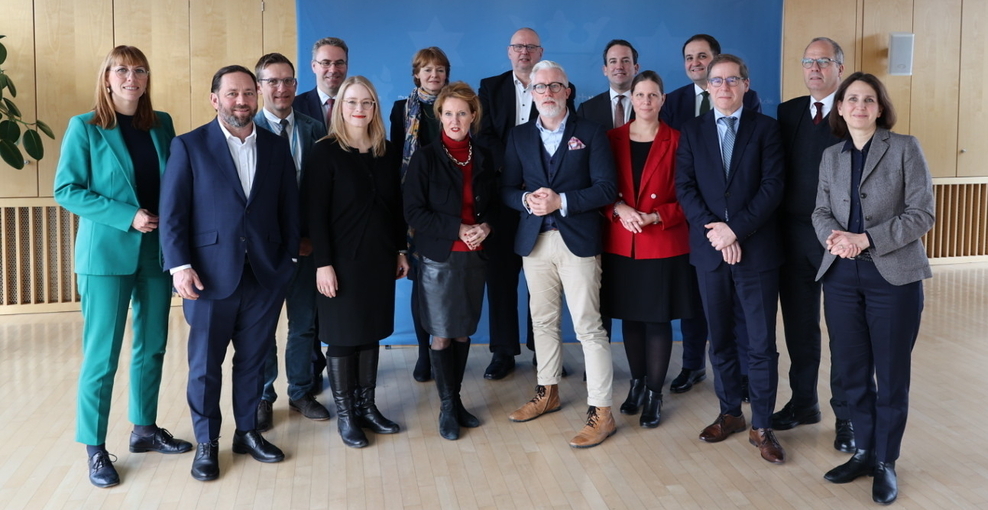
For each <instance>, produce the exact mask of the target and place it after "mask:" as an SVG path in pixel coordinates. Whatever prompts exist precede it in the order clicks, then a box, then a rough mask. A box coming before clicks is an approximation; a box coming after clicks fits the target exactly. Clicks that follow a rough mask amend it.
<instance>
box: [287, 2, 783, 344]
mask: <svg viewBox="0 0 988 510" xmlns="http://www.w3.org/2000/svg"><path fill="white" fill-rule="evenodd" d="M782 1H783V0H707V1H705V2H683V1H670V0H639V1H627V0H615V1H609V2H600V1H599V0H598V1H592V0H572V1H569V2H566V3H565V8H563V7H561V6H562V5H563V3H561V2H560V3H557V4H554V5H555V6H554V5H553V4H549V3H547V2H531V1H520V0H502V1H499V2H478V3H476V4H472V3H469V2H464V1H462V0H460V1H455V2H449V1H445V0H437V1H434V2H429V3H425V2H407V1H404V2H399V1H394V0H377V1H372V2H355V1H338V2H326V1H325V0H296V8H297V15H298V16H297V19H298V41H299V48H298V54H299V62H298V63H297V67H298V78H299V89H298V90H299V91H300V92H302V91H306V90H310V89H312V88H313V87H315V79H314V77H313V74H312V72H311V70H310V66H309V65H308V62H309V60H311V56H312V43H313V42H315V41H316V40H318V39H320V38H322V37H327V36H334V37H339V38H341V39H343V40H345V41H346V42H347V45H348V46H349V47H350V58H349V64H350V65H349V68H348V74H349V75H350V76H353V75H358V74H359V75H363V76H366V77H367V78H369V79H370V80H371V82H372V83H373V84H374V86H375V87H376V88H377V92H378V94H379V95H380V97H381V103H382V104H381V113H382V115H383V117H384V121H385V123H387V122H388V114H389V113H390V112H391V104H392V103H393V102H394V101H395V100H398V99H403V98H405V96H406V95H407V94H408V93H409V92H410V91H411V90H412V88H413V87H414V84H413V83H412V76H411V67H412V66H411V61H412V56H413V55H414V54H415V52H416V51H418V50H419V49H421V48H426V47H429V46H438V47H440V48H442V49H443V51H445V52H446V55H447V56H448V57H449V59H450V79H451V80H463V81H466V82H467V83H469V84H470V85H472V86H473V87H474V88H475V89H476V88H477V87H479V85H480V80H481V78H485V77H487V76H493V75H496V74H500V73H503V72H504V71H507V70H509V69H510V68H511V65H510V62H509V61H508V56H507V45H508V42H509V40H510V38H511V35H512V34H513V33H514V31H515V30H517V29H518V28H521V27H530V28H533V29H535V31H536V32H538V33H539V36H540V37H541V39H542V46H543V48H544V50H545V53H544V55H543V58H546V59H549V60H554V61H556V62H559V63H560V64H562V66H563V67H564V68H566V72H567V74H568V76H569V79H570V81H571V82H573V83H574V84H575V85H576V87H577V97H576V104H577V105H579V104H580V103H581V102H583V101H585V100H587V99H589V98H590V97H592V96H594V95H596V94H598V93H600V92H603V91H604V90H606V89H607V80H606V78H605V77H604V76H603V73H602V70H601V66H602V65H603V56H602V52H603V49H604V46H605V45H606V44H607V42H608V41H610V40H611V39H626V40H628V41H630V42H631V43H632V44H633V45H634V46H635V49H637V50H638V53H639V62H638V63H639V64H640V66H641V70H646V69H652V70H654V71H656V72H658V73H659V74H660V75H661V76H662V78H663V80H664V81H665V85H666V91H667V92H668V91H670V90H674V89H676V88H678V87H681V86H683V85H686V84H687V83H688V81H689V80H688V79H687V77H686V74H685V71H684V69H683V59H682V47H683V43H684V42H685V41H686V39H688V38H689V37H690V36H691V35H693V34H696V33H707V34H710V35H713V36H714V37H716V38H717V40H718V41H720V44H721V47H722V50H723V52H724V53H733V54H736V55H738V56H740V57H741V58H743V59H744V60H745V62H746V63H747V64H748V67H749V70H750V73H751V87H752V88H753V89H755V90H757V91H758V95H759V96H760V97H761V99H762V112H763V113H765V114H767V115H771V116H773V117H774V116H775V110H776V106H777V105H778V104H779V100H780V88H781V78H780V72H781V65H780V58H781V55H782ZM410 287H411V285H410V282H407V281H404V280H403V281H400V282H399V285H398V294H399V295H398V298H397V299H398V304H397V310H398V314H397V316H396V318H395V335H394V336H392V337H391V338H390V339H389V342H388V343H413V342H414V341H415V339H414V335H413V334H412V331H411V321H410V314H409V311H408V292H409V291H410ZM520 292H524V290H523V289H520ZM524 303H525V299H524V295H523V296H522V299H521V300H520V304H522V305H524ZM523 317H524V315H523ZM565 320H566V321H567V324H566V325H565V326H564V331H566V332H569V336H570V339H572V327H571V325H570V324H569V322H568V321H569V318H568V317H567V318H566V319H565ZM619 331H620V323H619V322H616V323H615V332H616V333H617V332H619ZM616 337H617V338H615V340H618V339H619V335H616ZM473 338H474V340H475V341H477V342H487V341H488V335H487V317H486V313H485V316H484V317H483V318H482V319H481V329H480V330H479V331H478V332H477V334H476V335H474V337H473Z"/></svg>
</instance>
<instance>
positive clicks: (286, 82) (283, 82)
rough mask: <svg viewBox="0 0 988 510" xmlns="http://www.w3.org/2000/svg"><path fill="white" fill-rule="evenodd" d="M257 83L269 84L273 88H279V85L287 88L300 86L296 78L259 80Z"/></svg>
mask: <svg viewBox="0 0 988 510" xmlns="http://www.w3.org/2000/svg"><path fill="white" fill-rule="evenodd" d="M257 81H259V82H261V83H267V84H268V85H271V86H272V87H277V86H278V85H284V86H286V87H294V86H295V85H297V84H298V80H296V79H295V78H258V79H257Z"/></svg>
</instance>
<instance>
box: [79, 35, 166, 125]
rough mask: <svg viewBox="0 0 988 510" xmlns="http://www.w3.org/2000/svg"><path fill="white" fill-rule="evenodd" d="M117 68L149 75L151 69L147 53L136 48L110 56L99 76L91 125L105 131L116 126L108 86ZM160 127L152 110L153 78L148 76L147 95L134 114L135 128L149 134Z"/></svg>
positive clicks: (112, 52)
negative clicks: (123, 66) (111, 73)
mask: <svg viewBox="0 0 988 510" xmlns="http://www.w3.org/2000/svg"><path fill="white" fill-rule="evenodd" d="M115 65H125V66H135V67H143V68H144V69H147V70H148V71H149V72H150V71H151V66H149V65H148V58H147V57H145V56H144V52H142V51H141V50H139V49H137V48H136V47H134V46H117V47H116V48H113V49H112V50H110V53H107V55H106V58H105V59H103V65H102V66H100V68H99V72H98V73H97V74H96V99H95V101H94V103H95V106H94V107H93V110H94V111H95V112H96V115H94V116H93V120H91V121H90V123H91V124H93V125H95V126H99V127H101V128H103V129H113V128H114V127H116V126H117V111H116V109H114V108H113V98H112V97H110V87H109V86H108V85H107V77H108V76H109V74H110V68H111V67H113V66H115ZM156 125H158V116H157V115H155V113H154V108H152V107H151V75H150V74H148V78H147V85H146V86H145V87H144V95H143V96H141V98H140V99H138V101H137V111H136V112H135V113H134V127H135V128H137V129H140V130H142V131H150V130H151V128H153V127H154V126H156Z"/></svg>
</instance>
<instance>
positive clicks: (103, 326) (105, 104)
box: [55, 46, 192, 487]
mask: <svg viewBox="0 0 988 510" xmlns="http://www.w3.org/2000/svg"><path fill="white" fill-rule="evenodd" d="M149 69H150V67H149V66H148V60H147V57H145V56H144V53H142V52H141V50H139V49H137V48H135V47H133V46H117V47H116V48H114V49H113V50H112V51H110V53H109V54H108V55H107V56H106V59H105V60H104V62H103V66H102V67H101V68H100V71H99V74H98V77H97V81H96V101H95V102H96V106H95V108H94V109H93V111H92V112H89V113H86V114H83V115H79V116H76V117H73V118H72V119H70V120H69V125H68V128H67V129H66V130H65V138H64V140H63V142H62V154H61V158H60V159H59V161H58V169H57V171H56V173H55V200H56V201H57V202H58V203H59V204H60V205H61V206H62V207H64V208H66V209H68V210H69V211H71V212H73V213H75V214H77V215H78V216H79V232H78V234H77V235H76V249H75V272H76V274H77V275H78V283H79V294H80V295H81V297H82V316H83V332H82V368H81V370H80V374H79V394H78V400H79V402H78V411H77V417H76V420H77V421H76V440H77V441H79V442H80V443H83V444H85V445H86V449H87V454H88V457H89V480H90V481H91V482H92V483H93V485H95V486H97V487H112V486H114V485H117V484H118V483H120V478H119V476H118V475H117V472H116V470H115V469H114V467H113V463H112V462H111V460H110V454H109V453H108V452H107V451H106V445H105V443H106V429H107V422H108V419H109V414H110V399H111V397H112V393H113V378H114V375H115V374H116V371H117V362H118V360H119V358H120V348H121V344H122V343H123V336H124V327H125V326H124V325H125V323H126V320H127V306H128V304H132V306H133V328H134V335H133V336H134V338H133V346H132V348H131V365H130V404H129V418H130V421H131V422H133V423H134V431H133V432H132V433H131V435H130V451H131V452H135V453H141V452H149V451H156V452H161V453H184V452H187V451H189V450H191V449H192V445H191V444H190V443H189V442H187V441H182V440H180V439H175V438H174V437H172V435H171V434H170V433H169V432H168V431H167V430H165V429H162V428H158V426H157V424H156V423H155V420H156V418H157V412H158V388H159V386H160V384H161V365H162V361H164V357H165V342H166V340H167V338H168V309H169V306H170V304H171V277H170V276H169V275H168V274H167V273H165V272H162V268H161V262H160V260H161V255H160V247H159V243H158V230H157V228H158V192H159V187H160V180H161V172H163V171H164V169H165V160H166V159H167V158H168V149H169V145H170V143H171V140H172V138H174V137H175V128H174V127H173V126H172V120H171V117H170V116H169V115H168V114H166V113H163V112H155V111H154V110H153V109H152V108H151V97H150V85H151V83H150V73H149Z"/></svg>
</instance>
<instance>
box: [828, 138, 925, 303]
mask: <svg viewBox="0 0 988 510" xmlns="http://www.w3.org/2000/svg"><path fill="white" fill-rule="evenodd" d="M858 192H859V193H861V213H862V215H863V216H864V226H865V230H866V231H867V232H868V234H869V235H870V236H871V239H872V243H873V245H872V246H871V248H869V249H870V251H871V255H872V258H873V260H874V261H875V267H876V268H877V269H878V272H879V273H880V274H881V275H882V277H883V278H885V280H886V281H888V282H889V283H891V284H892V285H905V284H907V283H912V282H915V281H919V280H922V279H924V278H930V277H932V276H933V273H932V272H931V271H930V263H929V260H927V258H926V249H925V248H924V247H923V243H921V242H920V238H921V237H923V235H924V234H926V233H927V232H928V231H929V230H930V228H932V227H933V221H934V214H935V213H934V207H935V206H934V199H933V180H932V178H931V177H930V169H929V167H928V166H927V165H926V158H925V157H923V150H922V149H921V148H920V147H919V141H917V140H916V138H915V137H913V136H909V135H900V134H896V133H892V132H891V131H889V130H887V129H882V128H879V129H878V130H877V131H876V132H875V135H874V136H873V137H872V140H871V148H870V149H869V151H868V159H867V160H866V161H865V166H864V172H863V173H862V175H861V186H860V188H859V190H858ZM850 193H851V151H849V150H844V142H841V143H839V144H837V145H834V146H832V147H829V148H827V149H826V150H825V151H824V152H823V159H821V161H820V184H819V186H818V187H817V193H816V209H815V210H814V211H813V228H814V229H815V230H816V235H817V238H818V239H819V240H820V243H821V244H824V245H826V240H827V237H829V236H830V234H831V231H832V230H847V224H848V217H849V216H850V214H851V198H850V197H851V195H850ZM835 258H836V256H835V255H831V254H830V252H826V253H825V254H824V256H823V261H822V263H821V264H820V271H819V272H818V273H817V275H816V278H817V280H819V279H820V278H821V277H823V275H824V274H825V273H826V272H827V270H828V269H830V265H831V264H833V262H834V259H835Z"/></svg>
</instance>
